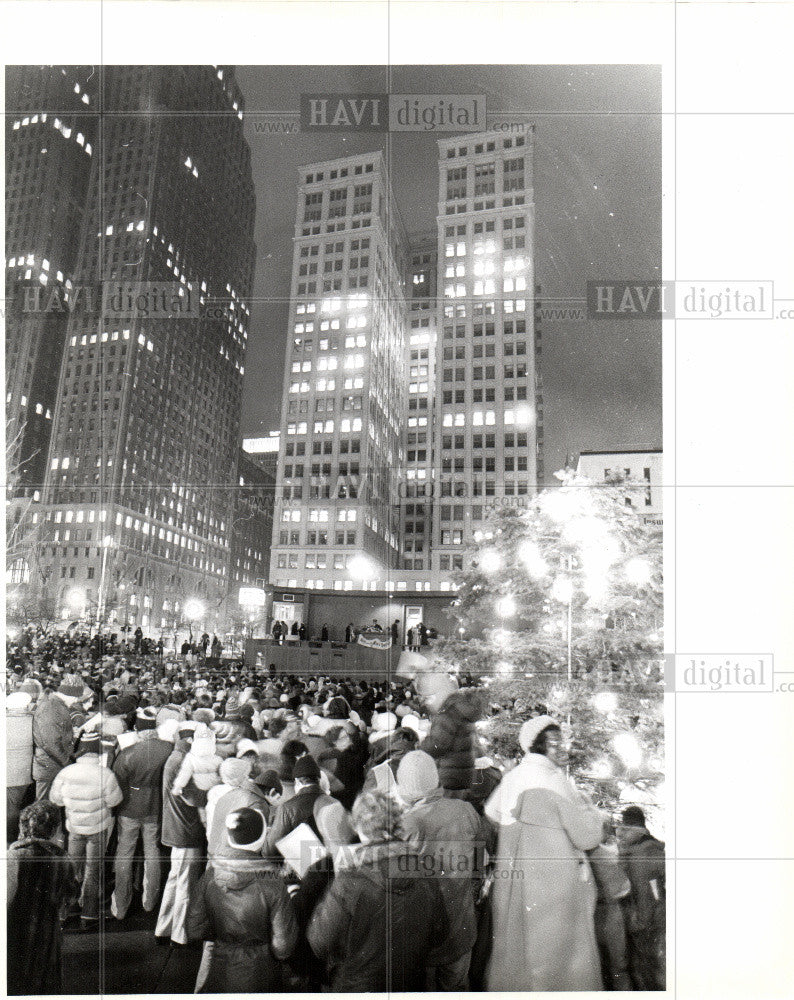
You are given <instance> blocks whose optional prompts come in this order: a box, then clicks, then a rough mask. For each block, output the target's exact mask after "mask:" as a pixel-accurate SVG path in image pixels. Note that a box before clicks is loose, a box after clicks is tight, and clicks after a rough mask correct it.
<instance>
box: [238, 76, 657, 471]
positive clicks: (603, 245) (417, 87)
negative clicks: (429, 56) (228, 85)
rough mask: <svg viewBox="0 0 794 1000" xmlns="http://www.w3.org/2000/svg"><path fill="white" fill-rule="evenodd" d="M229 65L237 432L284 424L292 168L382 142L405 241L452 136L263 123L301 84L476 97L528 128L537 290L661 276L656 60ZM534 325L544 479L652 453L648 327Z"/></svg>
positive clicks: (652, 355) (427, 225)
mask: <svg viewBox="0 0 794 1000" xmlns="http://www.w3.org/2000/svg"><path fill="white" fill-rule="evenodd" d="M236 73H237V78H238V80H239V83H240V86H241V89H242V91H243V94H244V96H245V99H246V117H245V129H246V136H247V139H248V142H249V144H250V147H251V156H252V166H253V173H254V183H255V187H256V196H257V217H256V232H255V240H256V244H257V263H256V273H255V278H254V304H253V307H252V311H251V329H250V334H249V345H248V355H247V359H246V374H245V386H244V393H243V427H242V429H243V435H244V436H246V437H248V436H258V435H261V434H266V433H267V432H268V431H269V430H275V429H276V428H278V426H279V417H280V407H281V390H282V377H283V371H284V349H285V342H286V337H287V321H288V297H289V293H290V277H291V267H292V237H293V234H294V225H295V211H296V191H297V178H298V173H297V171H298V167H299V166H300V165H302V164H306V163H312V162H314V161H318V160H327V159H333V158H334V157H338V156H350V155H353V154H356V153H363V152H367V151H371V150H374V149H382V150H383V151H384V155H385V157H386V160H387V163H388V165H389V170H390V174H391V180H392V185H393V187H394V190H395V194H396V197H397V202H398V205H399V208H400V211H401V214H402V217H403V221H404V223H405V226H406V229H407V231H408V233H409V235H413V234H419V233H435V228H436V223H435V216H436V211H437V202H436V199H437V191H438V166H437V162H438V158H437V146H436V141H437V139H438V138H442V137H444V135H449V134H451V133H436V134H434V133H432V132H429V133H419V132H410V133H393V134H391V135H388V134H386V133H358V134H355V133H350V134H347V135H344V134H340V133H336V134H331V135H322V134H317V133H304V134H299V133H292V134H285V133H283V132H281V133H276V132H273V131H271V132H269V133H263V132H262V131H259V130H258V129H257V125H256V123H259V126H258V128H259V129H261V128H262V123H264V122H270V123H271V128H272V127H273V124H272V123H274V122H276V121H279V120H281V121H284V122H289V121H297V117H296V115H297V112H298V108H299V100H300V94H301V93H305V92H312V93H318V92H323V91H328V92H332V93H352V94H355V93H384V92H387V91H390V92H392V93H406V94H411V93H421V94H456V93H457V94H485V95H486V97H487V109H488V125H489V127H492V126H493V125H494V124H495V123H497V122H500V121H524V122H527V123H532V124H534V126H535V154H534V178H535V184H534V186H535V207H536V228H535V257H536V270H535V276H536V281H539V282H540V284H541V286H542V296H543V297H544V298H550V299H558V298H564V297H571V296H573V297H576V298H584V295H585V285H586V282H587V281H588V280H590V279H605V278H607V279H630V278H633V279H646V278H658V277H660V275H661V253H662V239H661V226H662V221H661V116H660V114H659V109H660V106H661V72H660V70H659V68H658V67H655V66H573V67H566V66H534V67H533V66H460V67H457V66H431V67H425V66H407V67H406V66H402V67H398V66H392V67H389V68H386V67H366V66H356V67H334V66H320V67H305V66H296V67H289V66H287V67H259V66H257V67H238V68H237V71H236ZM278 112H282V113H284V114H285V116H286V117H285V118H284V119H279V117H278V114H277V113H278ZM497 115H504V117H497ZM542 332H543V358H542V374H543V383H544V411H545V421H544V422H545V449H544V451H545V464H546V475H547V478H548V477H549V476H550V475H551V474H552V473H553V472H554V471H555V470H556V469H558V468H560V467H561V466H562V465H563V463H564V461H565V456H566V454H567V453H569V452H573V453H578V452H579V451H583V450H588V449H615V450H622V449H624V448H627V447H643V448H644V447H661V444H662V368H661V365H662V336H661V325H660V324H659V323H658V322H657V321H651V320H645V321H634V320H615V321H596V322H593V321H592V320H588V319H585V320H584V321H583V322H571V321H562V322H560V321H557V322H552V321H551V320H547V321H546V322H544V323H543V325H542Z"/></svg>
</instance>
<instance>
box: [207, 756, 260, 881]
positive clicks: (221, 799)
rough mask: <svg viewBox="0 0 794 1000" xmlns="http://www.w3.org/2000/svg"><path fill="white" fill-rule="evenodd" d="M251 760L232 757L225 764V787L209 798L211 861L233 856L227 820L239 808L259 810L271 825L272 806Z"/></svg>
mask: <svg viewBox="0 0 794 1000" xmlns="http://www.w3.org/2000/svg"><path fill="white" fill-rule="evenodd" d="M252 769H253V765H252V762H251V760H250V759H245V758H241V759H239V760H238V758H236V757H229V758H228V760H225V761H224V762H223V763H222V764H221V770H220V777H221V784H220V785H216V786H215V787H214V788H212V789H210V791H209V794H208V799H207V855H208V857H209V859H210V861H215V860H218V859H220V858H223V857H226V856H227V855H228V854H229V842H228V831H227V829H226V819H227V817H228V816H229V815H230V814H231V813H233V812H235V811H236V810H238V809H256V810H257V811H258V812H260V813H262V816H263V818H264V820H265V823H267V819H268V816H269V814H270V804H269V803H268V801H267V799H266V798H265V793H264V791H263V790H262V789H261V788H260V787H259V785H257V784H255V783H254V782H253V781H252V780H251V773H252Z"/></svg>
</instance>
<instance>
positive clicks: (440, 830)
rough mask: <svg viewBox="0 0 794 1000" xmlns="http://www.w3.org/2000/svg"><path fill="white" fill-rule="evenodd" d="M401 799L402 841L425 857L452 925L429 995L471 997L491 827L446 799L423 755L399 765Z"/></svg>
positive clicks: (433, 960) (436, 958)
mask: <svg viewBox="0 0 794 1000" xmlns="http://www.w3.org/2000/svg"><path fill="white" fill-rule="evenodd" d="M397 796H398V798H399V799H400V801H401V802H402V803H403V804H404V805H405V807H406V808H405V813H404V815H403V837H404V839H405V840H406V841H407V842H408V843H409V844H411V845H412V846H413V847H414V848H416V849H417V851H418V852H419V853H420V854H421V855H422V857H423V866H422V869H421V871H422V873H423V874H426V873H428V872H430V873H432V876H433V877H434V878H435V879H437V880H438V885H439V888H440V890H441V895H442V897H443V900H444V905H445V906H446V912H447V919H448V921H449V933H448V934H447V936H446V937H445V939H444V940H443V941H441V942H440V943H439V944H438V947H437V948H436V949H435V950H434V951H433V953H432V954H431V956H430V957H429V959H428V962H429V965H430V970H429V971H430V976H429V977H428V984H427V989H428V990H430V991H433V992H436V991H444V992H449V991H467V990H468V989H469V979H468V973H469V962H470V960H471V950H472V947H473V946H474V942H475V941H476V939H477V918H476V914H475V911H474V904H475V899H476V896H477V894H478V892H479V889H480V886H481V883H482V878H483V874H484V872H483V865H484V858H483V853H484V852H483V848H484V846H485V843H486V841H487V839H488V836H489V831H488V824H487V821H485V820H484V819H483V818H482V817H481V816H479V815H478V814H477V812H476V810H475V808H474V806H473V805H471V803H469V802H463V801H461V800H460V799H450V798H445V797H444V793H443V791H442V789H441V788H439V785H438V769H437V767H436V763H435V761H434V760H433V758H432V757H431V756H430V755H429V754H426V753H425V752H424V751H423V750H412V751H411V752H410V753H408V754H406V755H405V756H404V757H403V759H402V760H401V761H400V764H399V767H398V768H397Z"/></svg>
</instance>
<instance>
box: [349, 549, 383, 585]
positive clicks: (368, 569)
mask: <svg viewBox="0 0 794 1000" xmlns="http://www.w3.org/2000/svg"><path fill="white" fill-rule="evenodd" d="M347 571H348V573H349V574H350V576H351V577H352V578H353V579H354V580H361V582H362V583H364V582H366V581H367V580H373V579H374V578H375V574H376V572H377V570H376V568H375V565H374V563H373V562H372V560H371V559H367V557H366V556H364V555H357V556H353V558H352V559H351V560H350V562H349V563H348V566H347Z"/></svg>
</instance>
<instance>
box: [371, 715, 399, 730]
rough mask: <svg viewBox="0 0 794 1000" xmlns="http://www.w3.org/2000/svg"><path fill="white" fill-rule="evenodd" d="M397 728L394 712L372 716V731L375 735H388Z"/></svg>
mask: <svg viewBox="0 0 794 1000" xmlns="http://www.w3.org/2000/svg"><path fill="white" fill-rule="evenodd" d="M396 728H397V716H396V715H395V714H394V712H381V713H380V714H375V715H373V716H372V730H373V732H375V733H390V732H391V731H392V729H396Z"/></svg>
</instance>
